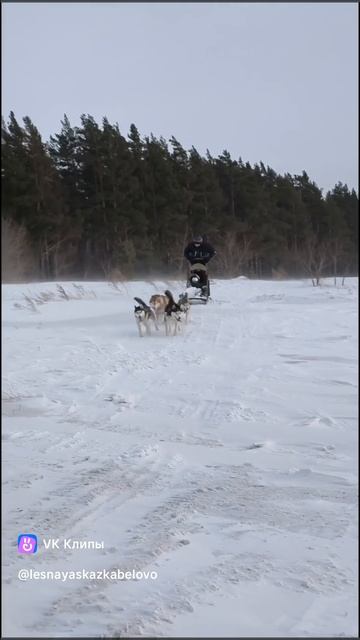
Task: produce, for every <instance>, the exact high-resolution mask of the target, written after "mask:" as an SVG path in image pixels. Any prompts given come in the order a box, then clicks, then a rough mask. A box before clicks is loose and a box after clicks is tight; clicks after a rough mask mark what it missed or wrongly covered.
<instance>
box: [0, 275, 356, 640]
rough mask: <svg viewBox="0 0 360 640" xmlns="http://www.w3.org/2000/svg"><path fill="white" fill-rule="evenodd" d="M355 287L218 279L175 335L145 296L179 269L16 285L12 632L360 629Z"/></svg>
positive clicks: (6, 346) (9, 400) (9, 321)
mask: <svg viewBox="0 0 360 640" xmlns="http://www.w3.org/2000/svg"><path fill="white" fill-rule="evenodd" d="M170 284H171V288H172V290H173V291H174V293H177V294H178V293H179V292H180V291H181V286H180V283H170ZM357 284H358V283H357V280H355V279H348V280H346V281H345V286H343V287H337V288H336V287H334V286H332V283H331V282H330V281H328V282H326V283H324V286H322V287H317V288H314V287H312V286H311V283H309V282H308V281H301V282H300V281H297V282H259V281H249V280H244V279H236V280H231V281H216V282H214V283H213V284H212V296H213V301H212V302H209V304H208V305H207V306H196V307H192V309H191V319H190V322H189V324H188V326H187V328H186V330H185V332H184V333H183V334H182V335H180V336H176V337H168V338H166V337H165V334H164V332H161V333H160V332H159V333H157V334H155V335H152V336H151V337H144V338H139V336H138V333H137V328H136V325H135V322H134V319H133V314H132V310H133V300H132V298H133V296H134V295H137V296H140V297H141V298H143V299H145V300H148V299H149V297H150V295H151V294H152V293H154V292H156V291H159V292H163V291H164V289H166V288H169V283H165V282H158V283H154V284H153V283H143V282H132V283H126V286H124V287H123V288H122V289H121V290H119V291H117V290H115V289H114V288H112V287H111V286H109V285H108V284H105V283H87V284H86V289H87V290H91V291H94V292H95V294H96V298H95V297H91V296H88V297H85V298H83V299H78V300H68V301H66V300H62V301H61V300H50V301H48V302H47V303H46V304H43V305H41V306H38V311H37V312H35V311H31V309H30V308H21V307H23V306H25V307H26V303H25V301H24V298H23V294H24V293H25V294H28V295H30V296H31V295H34V294H35V293H40V292H42V291H52V292H55V291H56V285H55V284H48V283H47V284H44V283H42V284H35V285H4V286H3V414H4V419H3V437H4V443H3V464H4V467H3V469H4V470H3V481H4V488H3V495H4V511H3V522H4V538H3V562H4V568H3V576H4V594H3V595H4V599H3V602H4V606H3V620H4V623H3V634H4V635H5V636H28V637H45V636H63V637H76V636H105V637H106V636H111V635H114V636H118V637H119V636H125V637H126V636H135V635H144V636H153V637H154V636H161V635H165V636H170V637H175V636H203V637H211V636H223V637H226V636H235V637H242V636H247V637H249V636H250V637H251V636H265V637H268V636H277V637H284V636H293V637H306V636H334V637H335V636H356V635H357V604H356V603H357V591H356V584H357V574H356V567H357V534H358V529H357V520H356V513H357V492H356V487H357V459H356V455H357V454H356V451H357ZM63 286H64V288H65V290H70V289H71V286H72V285H71V283H63ZM16 305H20V307H19V306H16ZM19 533H35V534H37V535H38V536H39V538H40V547H39V551H38V553H37V554H34V555H32V556H23V555H18V553H17V548H16V544H17V536H18V534H19ZM51 537H53V538H60V539H61V540H62V539H63V538H67V539H69V538H71V539H72V540H97V541H101V540H103V541H104V549H97V550H96V549H95V550H86V551H84V550H64V549H60V550H46V549H44V546H43V545H42V544H41V540H42V538H51ZM22 568H33V569H37V570H54V571H56V570H62V571H68V570H77V569H81V568H84V569H89V570H90V569H115V568H120V569H123V570H132V569H135V568H136V569H139V570H140V569H141V570H143V571H156V572H157V574H158V578H157V579H156V580H137V581H135V580H127V581H124V580H120V581H111V580H106V581H104V580H102V581H101V580H100V581H95V582H91V581H67V582H61V581H34V580H33V581H28V582H20V581H19V580H18V578H17V573H18V571H19V569H22Z"/></svg>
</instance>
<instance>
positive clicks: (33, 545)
mask: <svg viewBox="0 0 360 640" xmlns="http://www.w3.org/2000/svg"><path fill="white" fill-rule="evenodd" d="M18 552H19V553H36V552H37V537H36V536H35V535H34V534H33V533H20V535H19V537H18Z"/></svg>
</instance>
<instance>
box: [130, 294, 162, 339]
mask: <svg viewBox="0 0 360 640" xmlns="http://www.w3.org/2000/svg"><path fill="white" fill-rule="evenodd" d="M134 300H135V301H136V302H137V303H138V304H137V306H136V307H135V309H134V316H135V320H136V324H137V326H138V330H139V336H140V338H142V337H143V336H144V335H145V333H146V334H147V335H148V336H149V335H151V323H153V324H154V326H155V328H156V331H158V330H159V327H158V324H157V320H156V315H155V311H154V309H152V308H151V307H149V305H147V304H146V303H145V302H144V301H143V300H141V298H134Z"/></svg>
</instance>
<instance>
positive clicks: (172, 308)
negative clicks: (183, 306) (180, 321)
mask: <svg viewBox="0 0 360 640" xmlns="http://www.w3.org/2000/svg"><path fill="white" fill-rule="evenodd" d="M165 295H166V296H167V297H168V298H169V302H168V303H167V305H166V307H165V313H168V314H169V313H171V312H172V311H180V307H179V305H178V304H177V303H176V302H175V300H174V296H173V294H172V293H171V291H169V289H166V291H165Z"/></svg>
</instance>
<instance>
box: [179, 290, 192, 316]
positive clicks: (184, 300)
mask: <svg viewBox="0 0 360 640" xmlns="http://www.w3.org/2000/svg"><path fill="white" fill-rule="evenodd" d="M177 304H178V306H179V307H180V310H181V311H183V312H184V314H185V323H187V321H188V318H189V313H190V308H191V304H190V302H189V298H188V294H187V293H180V296H179V300H178V302H177Z"/></svg>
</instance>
